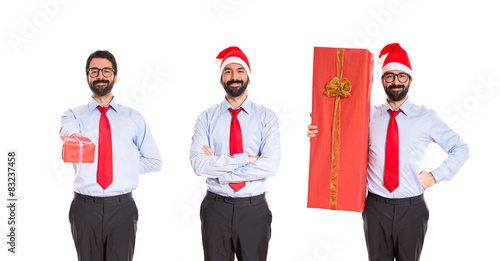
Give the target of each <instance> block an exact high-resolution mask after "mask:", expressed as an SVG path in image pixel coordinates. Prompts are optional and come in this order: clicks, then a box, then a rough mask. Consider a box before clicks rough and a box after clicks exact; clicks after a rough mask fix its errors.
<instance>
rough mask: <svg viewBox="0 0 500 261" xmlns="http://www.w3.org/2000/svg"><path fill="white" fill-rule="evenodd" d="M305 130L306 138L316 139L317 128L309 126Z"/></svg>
mask: <svg viewBox="0 0 500 261" xmlns="http://www.w3.org/2000/svg"><path fill="white" fill-rule="evenodd" d="M307 129H308V130H307V137H309V138H313V137H316V133H318V126H316V125H312V124H310V125H309V126H308V128H307Z"/></svg>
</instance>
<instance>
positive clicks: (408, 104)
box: [380, 97, 413, 116]
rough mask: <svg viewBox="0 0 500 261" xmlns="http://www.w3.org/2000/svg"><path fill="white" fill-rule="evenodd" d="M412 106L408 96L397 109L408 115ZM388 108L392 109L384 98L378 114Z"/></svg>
mask: <svg viewBox="0 0 500 261" xmlns="http://www.w3.org/2000/svg"><path fill="white" fill-rule="evenodd" d="M412 107H413V103H411V101H410V98H409V97H408V99H406V101H405V102H403V104H401V106H399V110H401V112H402V113H403V114H405V115H406V116H408V115H410V113H411V108H412ZM388 110H393V109H392V107H391V105H389V102H388V101H387V100H386V101H385V103H384V104H383V106H382V111H381V113H380V115H382V114H383V113H385V112H387V111H388Z"/></svg>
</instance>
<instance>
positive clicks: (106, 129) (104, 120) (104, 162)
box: [97, 106, 113, 189]
mask: <svg viewBox="0 0 500 261" xmlns="http://www.w3.org/2000/svg"><path fill="white" fill-rule="evenodd" d="M109 108H111V106H108V107H99V106H98V107H97V109H99V111H101V119H100V120H99V158H98V160H97V183H99V185H101V187H102V188H103V189H106V188H107V187H108V186H109V185H110V184H111V183H113V150H112V146H111V125H110V124H109V120H108V117H106V112H107V111H108V110H109Z"/></svg>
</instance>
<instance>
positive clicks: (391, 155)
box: [384, 110, 401, 193]
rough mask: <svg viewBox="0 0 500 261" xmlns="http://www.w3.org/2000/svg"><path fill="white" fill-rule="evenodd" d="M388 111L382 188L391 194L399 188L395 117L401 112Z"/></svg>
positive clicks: (397, 137)
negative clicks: (388, 119)
mask: <svg viewBox="0 0 500 261" xmlns="http://www.w3.org/2000/svg"><path fill="white" fill-rule="evenodd" d="M388 111H389V113H390V114H391V119H390V121H389V128H388V129H387V142H386V145H385V171H384V186H385V187H386V188H387V189H388V190H389V192H391V193H392V192H393V191H394V190H395V189H396V188H397V187H399V132H398V123H397V122H396V116H397V115H398V114H399V113H400V112H401V110H397V111H392V110H388Z"/></svg>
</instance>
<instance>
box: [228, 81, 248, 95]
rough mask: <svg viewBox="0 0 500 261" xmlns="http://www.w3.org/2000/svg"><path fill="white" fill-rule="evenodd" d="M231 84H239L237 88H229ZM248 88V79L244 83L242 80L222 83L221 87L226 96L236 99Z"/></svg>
mask: <svg viewBox="0 0 500 261" xmlns="http://www.w3.org/2000/svg"><path fill="white" fill-rule="evenodd" d="M233 83H239V84H240V86H239V87H230V85H231V84H233ZM247 86H248V79H247V80H246V81H242V80H229V81H227V82H224V83H222V87H224V90H225V91H226V93H227V95H229V96H230V97H232V98H236V97H239V96H241V95H242V94H243V93H244V92H245V91H246V89H247Z"/></svg>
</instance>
